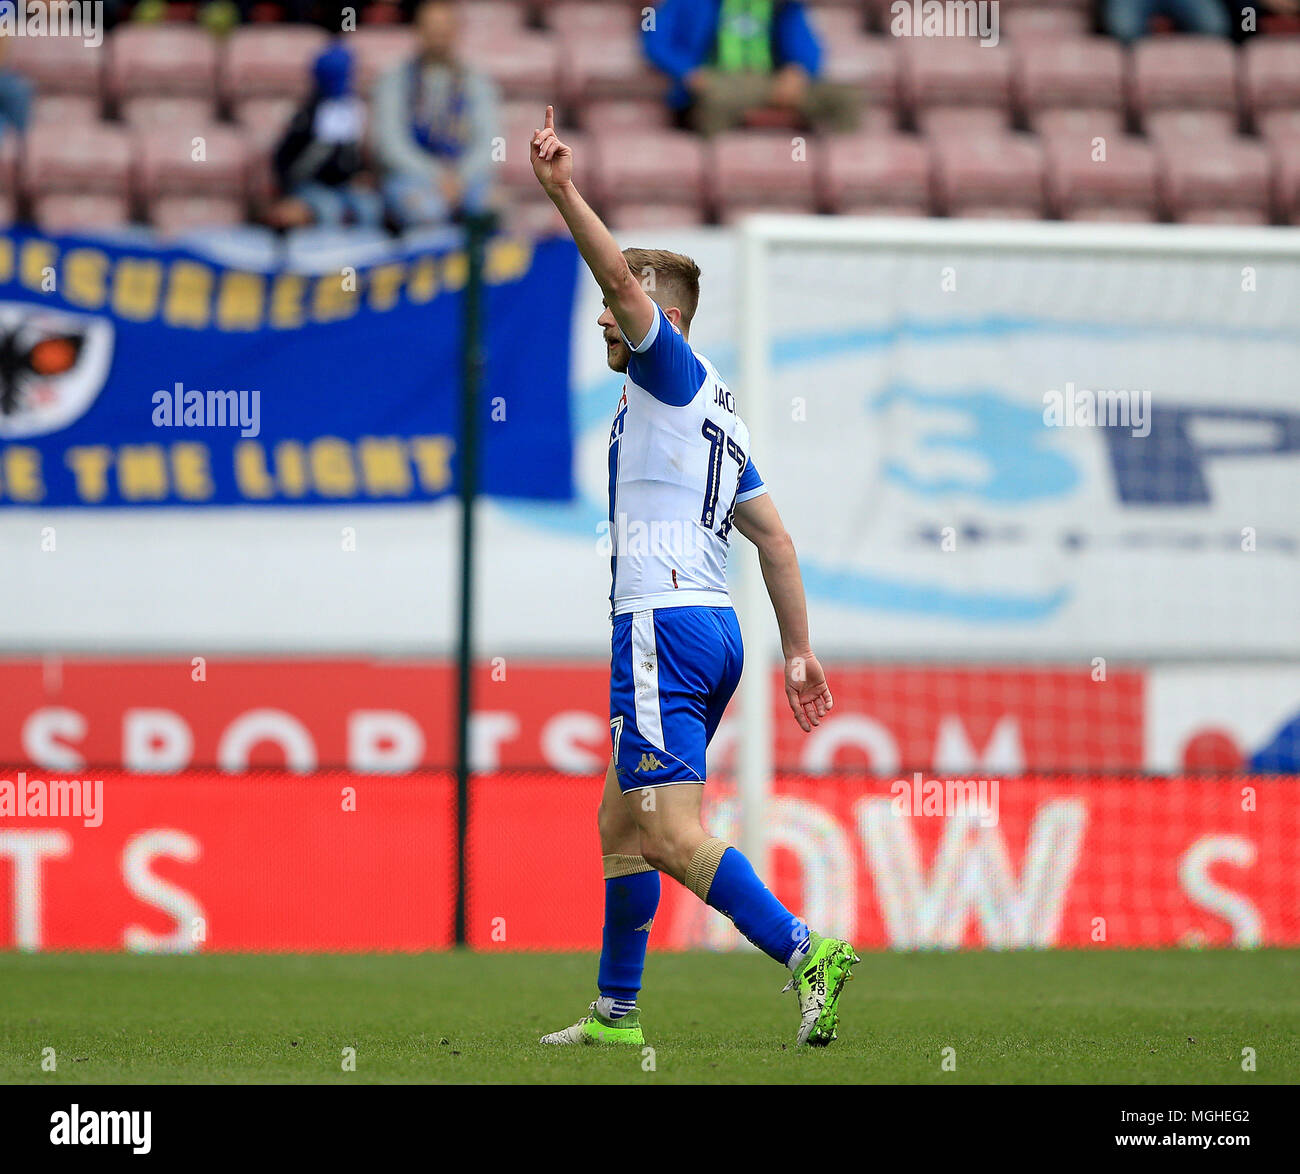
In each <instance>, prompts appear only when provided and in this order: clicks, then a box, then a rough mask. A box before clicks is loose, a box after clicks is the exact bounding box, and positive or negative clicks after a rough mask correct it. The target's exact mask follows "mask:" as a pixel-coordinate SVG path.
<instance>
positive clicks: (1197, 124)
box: [1145, 110, 1237, 143]
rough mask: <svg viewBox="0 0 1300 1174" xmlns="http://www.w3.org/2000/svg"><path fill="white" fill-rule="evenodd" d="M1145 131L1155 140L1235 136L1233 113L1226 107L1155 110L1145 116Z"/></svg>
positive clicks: (1211, 139)
mask: <svg viewBox="0 0 1300 1174" xmlns="http://www.w3.org/2000/svg"><path fill="white" fill-rule="evenodd" d="M1145 130H1146V132H1147V136H1148V137H1149V138H1151V139H1152V140H1154V141H1155V142H1158V143H1159V142H1164V141H1165V140H1166V139H1189V140H1200V141H1201V142H1217V141H1218V140H1219V139H1230V138H1234V137H1235V136H1236V134H1237V116H1236V115H1235V114H1232V113H1230V112H1229V111H1227V110H1156V111H1154V112H1152V113H1151V114H1148V115H1147V117H1146V126H1145Z"/></svg>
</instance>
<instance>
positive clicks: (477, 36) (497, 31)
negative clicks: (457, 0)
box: [461, 0, 527, 47]
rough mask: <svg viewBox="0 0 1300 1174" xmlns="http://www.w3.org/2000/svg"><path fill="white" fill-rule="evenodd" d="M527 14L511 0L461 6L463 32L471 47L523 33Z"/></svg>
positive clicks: (483, 1) (519, 5)
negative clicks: (503, 35)
mask: <svg viewBox="0 0 1300 1174" xmlns="http://www.w3.org/2000/svg"><path fill="white" fill-rule="evenodd" d="M526 15H527V14H526V12H525V10H524V7H523V6H522V5H521V4H515V3H512V2H511V0H475V2H474V3H473V4H462V5H461V30H462V33H463V35H464V37H465V40H466V42H467V43H468V45H469V46H471V47H472V46H474V45H477V44H478V43H479V42H480V41H485V40H490V39H492V38H494V37H497V36H501V35H502V34H505V35H509V34H511V33H518V32H522V31H523V28H524V23H525V17H526Z"/></svg>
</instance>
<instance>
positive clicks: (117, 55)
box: [105, 24, 217, 102]
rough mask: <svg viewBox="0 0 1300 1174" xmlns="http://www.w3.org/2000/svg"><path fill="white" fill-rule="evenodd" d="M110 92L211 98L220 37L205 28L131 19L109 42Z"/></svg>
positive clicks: (124, 96) (119, 96)
mask: <svg viewBox="0 0 1300 1174" xmlns="http://www.w3.org/2000/svg"><path fill="white" fill-rule="evenodd" d="M106 44H107V47H108V69H107V73H106V76H105V82H106V84H107V88H108V92H109V94H110V95H111V96H112V97H113V98H114V99H115V100H116V101H118V102H122V101H124V100H125V99H127V98H130V97H133V96H135V95H136V94H153V95H162V94H189V95H195V96H198V97H211V96H213V95H215V93H216V90H217V41H216V39H215V38H214V37H213V36H212V35H211V34H210V33H208V32H207V31H205V30H204V29H201V28H194V27H188V26H184V25H173V24H167V25H148V24H128V25H124V26H122V27H120V28H118V29H117V30H116V31H115V32H114V33H113V35H112V36H111V37H110V38H109V39H108V41H107V42H106Z"/></svg>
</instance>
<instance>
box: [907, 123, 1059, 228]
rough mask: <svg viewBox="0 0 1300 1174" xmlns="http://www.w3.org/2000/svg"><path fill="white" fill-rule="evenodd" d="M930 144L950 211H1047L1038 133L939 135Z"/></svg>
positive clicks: (943, 198)
mask: <svg viewBox="0 0 1300 1174" xmlns="http://www.w3.org/2000/svg"><path fill="white" fill-rule="evenodd" d="M931 145H932V149H933V151H934V158H935V177H936V194H937V197H938V202H939V207H940V208H941V209H942V210H943V211H944V212H946V213H947V214H948V215H949V216H991V215H996V214H1003V213H1005V214H1006V215H1008V216H1014V217H1016V218H1020V217H1021V216H1022V214H1026V215H1028V216H1042V215H1043V213H1044V210H1045V200H1044V187H1043V167H1044V163H1043V152H1042V148H1041V146H1040V145H1039V143H1038V140H1037V139H1035V138H1034V137H1033V136H1030V135H1010V134H1006V135H996V136H989V137H987V138H970V139H962V138H949V139H935V140H932V141H931Z"/></svg>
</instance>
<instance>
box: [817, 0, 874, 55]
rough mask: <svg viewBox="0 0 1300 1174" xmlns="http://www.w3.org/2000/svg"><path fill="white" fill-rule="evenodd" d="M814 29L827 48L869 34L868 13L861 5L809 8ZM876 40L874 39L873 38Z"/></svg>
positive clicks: (818, 5)
mask: <svg viewBox="0 0 1300 1174" xmlns="http://www.w3.org/2000/svg"><path fill="white" fill-rule="evenodd" d="M809 15H810V16H811V17H812V25H813V29H814V30H815V31H816V33H817V36H818V38H819V39H820V40H821V43H822V45H823V46H825V47H826V48H828V49H829V48H833V47H834V46H835V45H836V44H837V43H838V42H839V41H841V40H844V39H846V38H855V37H861V36H863V35H864V34H865V33H866V32H867V22H866V13H865V12H864V11H863V8H862V6H861V5H860V4H835V5H827V4H817V5H812V6H810V7H809ZM873 39H874V38H873Z"/></svg>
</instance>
